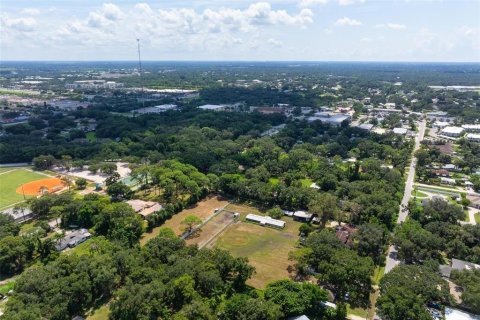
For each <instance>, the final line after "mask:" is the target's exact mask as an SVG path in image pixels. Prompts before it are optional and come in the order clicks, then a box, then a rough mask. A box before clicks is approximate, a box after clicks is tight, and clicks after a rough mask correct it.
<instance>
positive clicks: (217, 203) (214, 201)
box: [140, 197, 228, 246]
mask: <svg viewBox="0 0 480 320" xmlns="http://www.w3.org/2000/svg"><path fill="white" fill-rule="evenodd" d="M227 204H228V201H227V200H224V199H221V198H219V197H210V198H206V199H204V200H202V201H200V202H198V203H197V204H195V205H194V206H192V207H191V208H188V209H184V210H182V211H181V212H179V213H177V214H176V215H174V216H173V217H172V218H171V219H170V220H167V221H166V222H165V223H164V224H163V225H161V226H159V227H156V228H154V229H153V230H152V232H148V233H145V234H144V235H143V237H142V239H140V244H141V245H142V246H143V245H145V243H147V242H148V240H150V239H152V238H155V237H156V236H157V235H158V233H159V231H160V228H161V227H168V228H171V229H172V230H173V231H174V232H175V234H177V235H181V234H182V232H183V226H182V225H181V222H182V221H183V219H185V217H187V216H189V215H194V216H197V217H198V218H200V219H201V220H202V221H205V220H207V219H208V218H209V217H210V216H211V215H213V214H214V210H215V209H216V208H223V207H224V206H226V205H227Z"/></svg>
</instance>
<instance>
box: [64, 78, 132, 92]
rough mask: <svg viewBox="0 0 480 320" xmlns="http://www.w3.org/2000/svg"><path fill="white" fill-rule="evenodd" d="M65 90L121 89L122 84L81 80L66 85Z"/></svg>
mask: <svg viewBox="0 0 480 320" xmlns="http://www.w3.org/2000/svg"><path fill="white" fill-rule="evenodd" d="M65 88H67V89H73V90H76V89H90V90H97V89H118V88H123V83H118V82H115V81H105V80H81V81H75V82H74V83H67V84H66V85H65Z"/></svg>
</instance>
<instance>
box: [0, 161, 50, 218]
mask: <svg viewBox="0 0 480 320" xmlns="http://www.w3.org/2000/svg"><path fill="white" fill-rule="evenodd" d="M2 169H4V168H2ZM45 178H46V176H45V175H43V174H40V173H36V172H32V171H29V170H26V169H12V170H3V172H0V209H4V208H6V207H8V206H11V205H13V204H15V203H17V202H21V201H23V195H22V194H18V193H17V192H16V191H15V190H16V189H17V188H18V187H20V186H21V185H22V184H24V183H27V182H30V181H35V180H40V179H45Z"/></svg>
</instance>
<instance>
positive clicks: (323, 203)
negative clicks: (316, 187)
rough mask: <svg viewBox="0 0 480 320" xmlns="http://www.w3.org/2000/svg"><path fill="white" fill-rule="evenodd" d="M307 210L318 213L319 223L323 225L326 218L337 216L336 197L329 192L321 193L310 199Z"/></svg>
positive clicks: (332, 218) (333, 218) (330, 218)
mask: <svg viewBox="0 0 480 320" xmlns="http://www.w3.org/2000/svg"><path fill="white" fill-rule="evenodd" d="M308 211H309V212H310V213H312V214H316V215H318V217H319V219H320V223H321V225H322V226H325V224H326V223H327V221H328V220H336V219H337V218H338V205H337V197H335V196H334V195H332V194H330V193H321V194H319V195H318V196H316V197H315V198H314V199H312V200H311V201H310V203H309V204H308Z"/></svg>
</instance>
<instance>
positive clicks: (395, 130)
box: [393, 128, 408, 135]
mask: <svg viewBox="0 0 480 320" xmlns="http://www.w3.org/2000/svg"><path fill="white" fill-rule="evenodd" d="M407 131H408V130H407V129H405V128H393V133H395V134H400V135H404V134H407Z"/></svg>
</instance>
